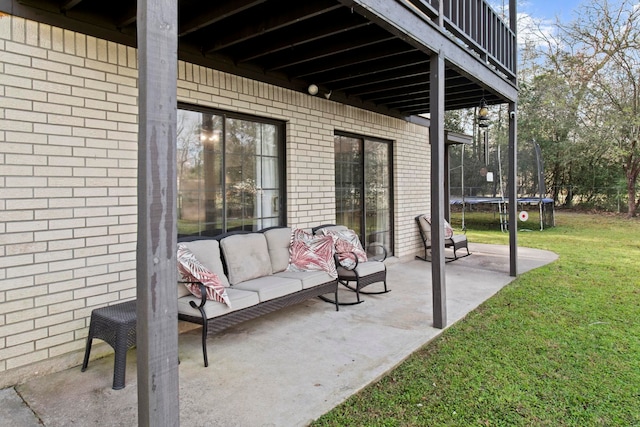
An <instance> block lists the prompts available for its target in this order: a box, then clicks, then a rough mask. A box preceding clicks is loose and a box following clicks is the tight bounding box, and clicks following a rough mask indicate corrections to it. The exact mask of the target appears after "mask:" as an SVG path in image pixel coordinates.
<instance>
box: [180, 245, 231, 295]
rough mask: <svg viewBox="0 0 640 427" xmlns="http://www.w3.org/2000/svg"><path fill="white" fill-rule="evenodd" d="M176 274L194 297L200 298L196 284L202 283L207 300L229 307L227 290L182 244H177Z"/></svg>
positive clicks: (218, 278)
mask: <svg viewBox="0 0 640 427" xmlns="http://www.w3.org/2000/svg"><path fill="white" fill-rule="evenodd" d="M177 258H178V262H177V265H178V273H179V274H180V278H181V280H182V281H185V282H186V283H185V285H186V287H187V288H188V289H189V291H190V292H191V293H192V294H193V295H195V296H196V297H198V298H200V297H201V292H200V286H199V285H198V283H196V282H200V283H202V284H203V285H204V286H205V288H206V293H207V299H210V300H214V301H218V302H223V303H225V304H227V305H228V306H229V307H231V302H230V301H229V297H228V296H227V288H226V287H225V286H224V285H223V284H222V281H221V280H220V277H218V275H217V274H215V273H214V272H212V271H210V270H209V269H207V268H206V267H205V266H204V265H202V263H201V262H200V260H198V258H196V256H195V255H194V254H193V252H191V251H190V250H189V248H188V247H187V246H186V245H185V244H183V243H179V244H178V257H177Z"/></svg>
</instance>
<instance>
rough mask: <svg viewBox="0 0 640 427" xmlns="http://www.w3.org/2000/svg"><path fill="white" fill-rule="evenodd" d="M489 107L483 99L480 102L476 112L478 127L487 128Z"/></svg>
mask: <svg viewBox="0 0 640 427" xmlns="http://www.w3.org/2000/svg"><path fill="white" fill-rule="evenodd" d="M488 121H489V106H488V105H487V101H486V100H485V99H484V97H483V98H482V99H481V100H480V107H479V110H478V127H481V128H486V127H489V123H488Z"/></svg>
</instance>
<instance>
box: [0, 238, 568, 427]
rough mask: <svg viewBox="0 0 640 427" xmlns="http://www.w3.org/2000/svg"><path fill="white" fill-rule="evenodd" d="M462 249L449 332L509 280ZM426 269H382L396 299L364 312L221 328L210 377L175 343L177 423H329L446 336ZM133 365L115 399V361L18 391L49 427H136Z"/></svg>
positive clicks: (494, 254) (490, 254)
mask: <svg viewBox="0 0 640 427" xmlns="http://www.w3.org/2000/svg"><path fill="white" fill-rule="evenodd" d="M469 246H470V249H471V252H472V253H473V255H472V256H470V257H466V258H462V259H460V260H458V261H456V262H453V263H449V264H447V266H446V286H447V289H446V292H447V315H448V324H449V325H451V324H453V323H454V322H456V321H457V320H459V319H461V318H463V317H464V316H465V315H466V314H467V313H468V312H470V311H471V310H473V309H474V308H476V307H477V306H478V305H479V304H481V303H482V302H483V301H485V300H486V299H488V298H489V297H491V296H492V295H494V294H495V293H496V292H498V291H499V290H500V289H501V288H502V287H503V286H505V285H506V284H508V283H509V282H511V281H512V280H513V278H512V277H509V248H508V247H507V246H496V245H483V244H470V245H469ZM518 255H519V262H518V269H519V272H520V273H522V272H525V271H528V270H531V269H533V268H536V267H540V266H542V265H545V264H547V263H550V262H552V261H554V260H555V259H556V258H557V256H556V255H555V254H553V253H550V252H547V251H541V250H534V249H527V248H519V249H518ZM430 269H431V264H430V263H428V262H424V261H419V260H415V261H410V262H407V263H395V264H392V265H389V269H388V277H389V279H388V284H389V288H390V289H392V291H391V292H390V293H388V294H385V295H370V296H365V297H366V299H365V302H364V303H363V304H360V305H356V306H345V307H341V309H340V311H339V312H336V311H335V310H334V308H333V306H331V305H329V304H326V303H324V302H322V301H320V300H311V301H307V302H306V303H302V304H299V305H297V306H293V307H290V308H287V309H284V310H280V311H278V312H275V313H272V314H270V315H267V316H264V317H261V318H259V319H256V320H253V321H249V322H246V323H244V324H241V325H239V326H237V327H234V328H231V329H228V330H227V331H225V332H223V333H220V334H218V335H216V336H215V337H212V338H211V339H209V340H208V343H209V346H208V348H209V360H210V363H211V364H210V366H209V367H208V368H204V366H203V360H202V350H201V342H200V333H199V330H198V329H195V330H187V331H185V332H183V333H181V334H180V337H179V341H180V342H179V352H180V360H181V363H180V367H179V369H180V421H181V424H182V425H185V426H303V425H306V424H308V423H309V422H310V421H312V420H313V419H315V418H317V417H319V416H320V415H322V414H324V413H326V412H327V411H329V410H330V409H332V408H333V407H334V406H336V405H337V404H339V403H341V402H342V401H343V400H345V399H346V398H347V397H349V396H350V395H352V394H354V393H355V392H357V391H358V390H360V389H361V388H363V387H365V386H366V385H367V384H369V383H371V382H372V381H374V380H376V379H377V378H379V377H380V376H381V375H383V374H384V373H385V372H387V371H389V370H390V369H391V368H393V367H394V366H396V365H397V364H398V363H400V362H401V361H402V360H404V359H405V358H406V357H407V356H409V355H410V354H411V353H412V352H414V351H415V350H417V349H418V348H419V347H421V346H423V345H424V344H426V343H427V342H429V341H430V340H431V339H433V338H434V337H436V336H437V335H439V334H440V333H441V332H442V331H441V330H439V329H435V328H433V327H432V309H431V271H430ZM372 286H378V285H372ZM342 292H344V293H342ZM341 293H342V294H341V298H344V299H347V298H349V297H353V294H351V295H349V291H346V290H345V291H341ZM98 342H99V341H98ZM98 342H96V344H97V343H98ZM94 345H95V344H94ZM135 355H136V353H135V350H130V351H129V354H128V361H127V362H128V365H127V376H126V387H125V389H123V390H119V391H115V390H112V389H111V384H112V375H113V355H111V356H108V357H105V358H102V359H99V360H93V361H91V362H90V363H89V368H88V369H87V371H86V372H84V373H82V372H80V367H79V366H78V367H77V368H73V369H69V370H66V371H63V372H59V373H56V374H51V375H47V376H45V377H41V378H37V379H34V380H31V381H29V382H27V383H25V384H22V385H20V386H17V387H16V391H17V392H18V393H19V395H20V396H22V398H23V399H24V401H25V402H26V403H27V405H28V406H29V407H30V408H31V410H33V411H34V412H35V414H36V416H37V417H38V418H39V419H40V420H41V421H42V423H44V425H45V426H47V427H53V426H55V427H58V426H71V425H73V426H77V425H100V426H131V425H136V424H137V386H136V366H135V361H136V357H135ZM16 397H17V396H16ZM18 400H19V398H18ZM19 403H21V402H19ZM6 411H7V409H4V410H3V412H6ZM24 411H28V408H26V407H25V408H23V411H22V414H23V415H25V418H24V420H25V421H24V422H23V423H22V421H21V420H22V418H21V419H20V421H16V422H14V423H12V425H14V426H16V427H27V426H29V427H30V426H37V425H42V424H39V423H38V420H37V419H36V417H34V416H33V414H31V413H30V411H29V412H28V413H27V414H24ZM0 415H2V412H0ZM2 418H3V419H5V418H4V417H2ZM12 419H13V418H12ZM31 420H32V421H33V423H31ZM21 423H22V424H21Z"/></svg>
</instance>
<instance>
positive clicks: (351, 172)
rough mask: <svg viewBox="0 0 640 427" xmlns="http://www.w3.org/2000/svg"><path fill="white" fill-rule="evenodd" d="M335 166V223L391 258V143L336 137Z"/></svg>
mask: <svg viewBox="0 0 640 427" xmlns="http://www.w3.org/2000/svg"><path fill="white" fill-rule="evenodd" d="M335 163H336V221H337V223H338V224H343V225H346V226H347V227H349V228H351V229H353V230H354V231H355V232H356V233H358V234H359V235H360V239H361V241H362V242H364V245H365V247H367V248H369V247H371V244H372V243H374V242H378V243H381V244H382V245H384V247H385V248H386V249H387V251H388V252H389V254H390V255H391V252H392V248H393V241H392V238H393V236H392V216H391V213H392V206H391V200H392V194H391V179H390V177H391V143H390V142H388V141H380V140H374V139H370V138H364V137H358V136H351V135H346V134H344V135H342V134H337V135H336V136H335ZM371 252H373V251H371Z"/></svg>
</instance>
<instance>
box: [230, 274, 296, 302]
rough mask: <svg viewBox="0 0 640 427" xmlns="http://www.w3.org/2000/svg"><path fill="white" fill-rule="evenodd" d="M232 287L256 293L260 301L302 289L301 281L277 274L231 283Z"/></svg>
mask: <svg viewBox="0 0 640 427" xmlns="http://www.w3.org/2000/svg"><path fill="white" fill-rule="evenodd" d="M233 289H241V290H243V291H252V292H255V293H256V294H258V298H260V302H264V301H268V300H270V299H274V298H278V297H281V296H284V295H288V294H292V293H294V292H297V291H301V290H302V282H301V281H300V280H297V279H290V278H286V277H278V276H273V275H271V276H265V277H259V278H257V279H252V280H247V281H245V282H242V283H236V284H234V285H233Z"/></svg>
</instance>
